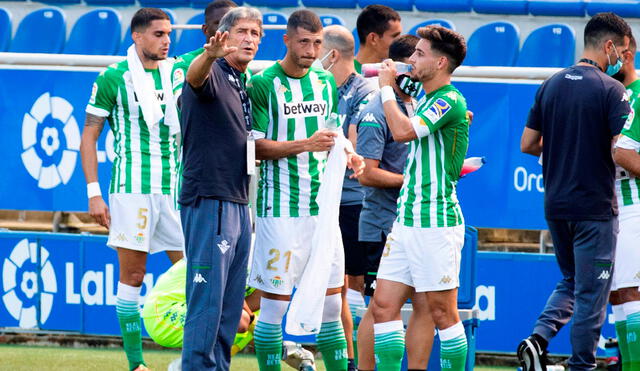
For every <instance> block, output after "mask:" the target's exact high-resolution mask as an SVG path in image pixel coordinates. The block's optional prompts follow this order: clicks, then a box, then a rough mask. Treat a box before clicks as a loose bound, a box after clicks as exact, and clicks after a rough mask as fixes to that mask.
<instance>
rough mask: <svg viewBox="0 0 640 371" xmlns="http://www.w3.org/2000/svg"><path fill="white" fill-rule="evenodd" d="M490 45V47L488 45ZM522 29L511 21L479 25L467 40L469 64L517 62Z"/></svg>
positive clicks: (466, 63) (467, 62) (493, 64)
mask: <svg viewBox="0 0 640 371" xmlns="http://www.w3.org/2000/svg"><path fill="white" fill-rule="evenodd" d="M488 45H490V47H488ZM519 49H520V30H518V26H516V25H515V24H513V23H511V22H493V23H489V24H486V25H484V26H481V27H479V28H478V29H477V30H475V31H474V32H473V34H471V37H470V38H469V41H468V42H467V57H466V58H465V60H464V64H465V65H467V66H505V67H511V66H513V65H514V64H515V63H516V58H518V51H519Z"/></svg>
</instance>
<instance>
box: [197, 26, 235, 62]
mask: <svg viewBox="0 0 640 371" xmlns="http://www.w3.org/2000/svg"><path fill="white" fill-rule="evenodd" d="M228 39H229V32H228V31H225V32H224V33H221V32H220V31H218V32H216V34H215V35H214V36H212V37H211V38H210V39H209V42H207V43H206V44H204V50H205V52H206V53H207V55H208V56H209V57H210V58H222V57H224V56H226V55H228V54H230V53H233V52H235V51H236V50H238V47H236V46H228V45H227V40H228Z"/></svg>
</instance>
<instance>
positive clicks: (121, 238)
mask: <svg viewBox="0 0 640 371" xmlns="http://www.w3.org/2000/svg"><path fill="white" fill-rule="evenodd" d="M116 241H120V242H127V236H125V235H124V233H119V234H118V235H117V236H116Z"/></svg>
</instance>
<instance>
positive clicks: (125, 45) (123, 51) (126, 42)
mask: <svg viewBox="0 0 640 371" xmlns="http://www.w3.org/2000/svg"><path fill="white" fill-rule="evenodd" d="M162 10H163V11H164V12H165V13H167V15H168V16H169V20H170V21H171V24H174V23H175V19H176V15H175V13H174V12H173V10H171V9H167V8H163V9H162ZM129 24H131V20H129ZM176 35H177V32H176V31H175V30H173V31H171V36H169V38H170V39H171V46H170V47H169V55H174V53H173V49H174V47H175V45H176ZM131 44H133V39H132V38H131V26H129V27H127V32H125V33H124V38H123V39H122V43H121V44H120V49H119V50H118V54H117V55H127V49H129V46H131Z"/></svg>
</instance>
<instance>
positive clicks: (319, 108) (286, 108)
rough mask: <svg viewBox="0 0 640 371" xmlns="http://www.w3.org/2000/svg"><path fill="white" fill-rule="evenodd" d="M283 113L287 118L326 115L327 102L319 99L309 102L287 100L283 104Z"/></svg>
mask: <svg viewBox="0 0 640 371" xmlns="http://www.w3.org/2000/svg"><path fill="white" fill-rule="evenodd" d="M282 113H283V114H284V117H285V118H287V119H292V118H300V117H312V116H326V113H327V102H325V101H317V100H314V101H308V102H285V103H283V104H282Z"/></svg>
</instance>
